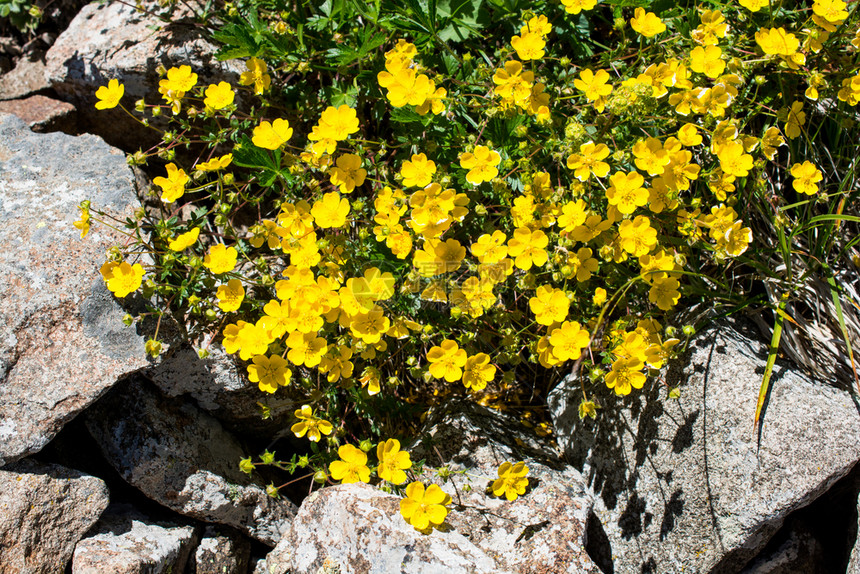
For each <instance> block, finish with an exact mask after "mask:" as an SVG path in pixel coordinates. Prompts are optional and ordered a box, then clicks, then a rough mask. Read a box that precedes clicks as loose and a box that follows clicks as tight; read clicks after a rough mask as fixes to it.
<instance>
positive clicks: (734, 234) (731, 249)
mask: <svg viewBox="0 0 860 574" xmlns="http://www.w3.org/2000/svg"><path fill="white" fill-rule="evenodd" d="M751 242H752V230H751V229H750V228H749V227H744V226H743V222H742V221H736V222H734V223H733V224H732V226H731V227H730V228H729V229H728V231H726V235H725V239H724V243H723V244H722V247H723V248H724V249H725V250H726V253H728V254H729V255H733V256H735V257H737V256H739V255H742V254H743V253H744V252H745V251H746V250H747V248H748V247H749V244H750V243H751Z"/></svg>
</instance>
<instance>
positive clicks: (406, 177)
mask: <svg viewBox="0 0 860 574" xmlns="http://www.w3.org/2000/svg"><path fill="white" fill-rule="evenodd" d="M434 173H436V163H435V162H434V161H432V160H428V159H427V156H426V155H425V154H423V153H419V154H413V155H412V160H411V161H410V160H406V161H404V162H403V166H402V167H401V168H400V175H402V176H403V186H404V187H413V186H414V187H425V186H427V185H428V184H429V183H430V182H431V181H432V180H433V174H434Z"/></svg>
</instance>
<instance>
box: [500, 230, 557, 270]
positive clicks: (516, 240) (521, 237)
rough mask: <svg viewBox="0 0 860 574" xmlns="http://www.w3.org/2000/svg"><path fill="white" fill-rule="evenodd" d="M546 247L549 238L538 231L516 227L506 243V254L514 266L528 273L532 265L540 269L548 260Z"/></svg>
mask: <svg viewBox="0 0 860 574" xmlns="http://www.w3.org/2000/svg"><path fill="white" fill-rule="evenodd" d="M547 245H549V237H547V235H546V233H544V232H543V231H541V230H540V229H538V230H535V231H532V230H530V229H528V228H527V227H518V228H516V229H515V230H514V236H513V237H511V239H510V240H509V241H508V254H509V255H510V256H511V257H514V265H516V266H517V267H518V268H520V269H522V270H523V271H528V270H529V269H531V267H532V265H536V266H538V267H541V266H543V265H544V264H545V263H546V262H547V261H548V260H549V256H548V255H547V252H546V247H547Z"/></svg>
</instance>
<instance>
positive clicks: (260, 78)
mask: <svg viewBox="0 0 860 574" xmlns="http://www.w3.org/2000/svg"><path fill="white" fill-rule="evenodd" d="M245 67H246V68H248V71H246V72H242V75H240V76H239V83H240V84H242V85H243V86H250V85H251V84H253V85H254V91H255V93H256V94H257V95H260V94H262V93H263V92H265V91H266V90H268V89H269V85H271V83H272V77H271V76H270V75H269V74H267V73H266V62H264V61H263V60H260V59H259V58H248V61H247V62H245Z"/></svg>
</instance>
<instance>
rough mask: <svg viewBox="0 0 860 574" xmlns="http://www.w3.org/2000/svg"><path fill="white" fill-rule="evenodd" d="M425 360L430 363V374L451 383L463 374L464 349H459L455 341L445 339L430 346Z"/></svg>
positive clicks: (464, 363)
mask: <svg viewBox="0 0 860 574" xmlns="http://www.w3.org/2000/svg"><path fill="white" fill-rule="evenodd" d="M427 361H428V362H429V363H430V374H431V375H433V376H434V377H436V378H437V379H445V380H446V381H448V382H449V383H453V382H454V381H459V380H460V378H461V377H462V376H463V367H464V366H465V365H466V351H464V350H463V349H461V348H460V346H459V345H457V342H456V341H451V340H450V339H445V340H444V341H442V343H441V344H440V345H438V346H434V347H432V348H431V349H430V350H429V351H428V352H427Z"/></svg>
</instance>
